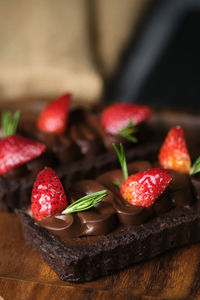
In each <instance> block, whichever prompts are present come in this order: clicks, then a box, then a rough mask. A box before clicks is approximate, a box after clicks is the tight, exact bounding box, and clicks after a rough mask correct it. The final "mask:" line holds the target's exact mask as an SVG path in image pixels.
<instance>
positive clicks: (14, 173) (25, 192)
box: [0, 107, 159, 211]
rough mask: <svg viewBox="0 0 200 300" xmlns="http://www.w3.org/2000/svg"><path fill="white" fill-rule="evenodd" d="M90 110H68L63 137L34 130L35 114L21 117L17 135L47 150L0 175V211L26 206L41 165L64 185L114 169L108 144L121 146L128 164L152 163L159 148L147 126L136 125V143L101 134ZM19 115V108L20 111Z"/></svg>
mask: <svg viewBox="0 0 200 300" xmlns="http://www.w3.org/2000/svg"><path fill="white" fill-rule="evenodd" d="M101 109H102V108H100V107H98V108H97V107H96V108H95V107H93V108H90V109H86V108H75V109H72V111H71V112H70V116H69V124H68V130H67V132H66V133H65V134H63V135H54V134H46V133H42V132H39V131H38V130H37V129H36V126H35V124H36V119H37V114H35V115H34V116H31V117H30V118H28V116H30V115H31V112H29V113H27V114H25V117H23V116H22V120H21V122H20V124H19V133H20V134H21V135H23V136H25V137H28V138H32V139H35V140H40V141H41V142H43V143H44V144H45V145H46V146H47V151H46V152H45V153H44V154H43V155H42V156H41V157H38V158H37V159H35V160H33V161H30V162H28V163H27V164H25V165H23V166H21V167H18V168H16V169H13V170H11V171H9V172H8V173H6V174H4V175H2V176H0V190H1V192H0V209H1V210H8V211H13V210H14V209H15V208H21V207H24V206H27V205H29V203H30V201H29V199H30V195H31V194H30V192H31V187H32V185H33V182H34V180H35V177H36V175H37V173H38V172H39V171H40V170H42V169H43V168H44V166H48V167H53V168H54V169H55V171H56V173H57V174H58V175H59V176H60V178H61V180H62V181H63V182H65V185H69V184H70V183H71V182H73V181H74V180H78V179H81V178H88V177H90V178H91V177H93V176H94V177H95V176H97V175H98V174H100V173H101V172H102V171H104V170H109V169H111V168H114V167H117V161H116V159H115V155H113V147H112V143H113V142H115V143H117V144H119V142H123V143H125V148H126V150H127V158H128V161H131V160H133V159H144V158H145V159H148V160H152V159H153V157H154V154H155V153H156V151H157V149H158V148H159V142H158V139H157V137H156V135H153V134H150V132H151V128H150V126H148V125H147V124H141V125H139V126H138V127H139V130H138V139H139V142H138V143H137V144H133V143H131V142H126V141H125V139H124V138H119V137H113V136H111V135H109V134H106V133H104V131H103V129H102V128H101V126H100V111H101ZM22 115H23V109H22Z"/></svg>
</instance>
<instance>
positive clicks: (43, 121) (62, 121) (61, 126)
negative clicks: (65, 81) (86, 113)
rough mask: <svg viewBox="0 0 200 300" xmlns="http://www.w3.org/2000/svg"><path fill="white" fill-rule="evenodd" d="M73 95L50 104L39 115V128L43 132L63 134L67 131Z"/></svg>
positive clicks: (62, 97) (64, 96) (67, 95)
mask: <svg viewBox="0 0 200 300" xmlns="http://www.w3.org/2000/svg"><path fill="white" fill-rule="evenodd" d="M70 100H71V94H65V95H63V96H61V97H59V98H57V99H55V100H53V101H52V102H50V103H49V104H48V105H47V106H46V107H45V108H44V110H43V111H42V112H41V114H40V115H39V118H38V121H37V127H38V129H39V130H41V131H43V132H49V133H57V134H62V133H64V131H65V130H66V125H67V119H68V111H69V105H70Z"/></svg>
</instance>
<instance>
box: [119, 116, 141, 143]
mask: <svg viewBox="0 0 200 300" xmlns="http://www.w3.org/2000/svg"><path fill="white" fill-rule="evenodd" d="M136 131H137V128H136V127H135V124H134V122H133V120H130V121H129V122H128V124H127V125H126V126H125V127H124V128H122V129H121V130H120V131H119V132H118V133H117V136H121V137H124V138H126V139H127V140H128V141H130V142H132V143H137V141H138V139H137V138H136V137H135V136H133V133H135V132H136Z"/></svg>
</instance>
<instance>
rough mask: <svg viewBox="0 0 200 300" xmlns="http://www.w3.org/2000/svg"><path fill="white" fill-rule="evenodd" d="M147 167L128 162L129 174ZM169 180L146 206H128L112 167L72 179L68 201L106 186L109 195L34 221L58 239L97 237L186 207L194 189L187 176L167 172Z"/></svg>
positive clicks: (119, 180)
mask: <svg viewBox="0 0 200 300" xmlns="http://www.w3.org/2000/svg"><path fill="white" fill-rule="evenodd" d="M148 168H151V165H150V163H149V162H147V161H137V162H134V163H131V164H129V165H128V169H129V174H134V173H136V172H139V171H142V170H146V169H148ZM171 172H172V176H173V180H172V182H171V184H170V185H169V186H168V188H167V189H166V190H165V192H164V193H163V194H162V195H161V196H160V197H159V198H158V199H157V200H156V202H155V203H154V205H153V206H152V207H150V208H144V207H139V206H132V205H130V204H128V203H126V202H125V201H124V200H123V199H122V198H121V196H120V193H119V188H118V187H116V186H115V185H114V184H113V181H117V182H119V183H121V182H122V181H123V177H122V172H121V170H112V171H109V172H106V173H104V174H102V175H100V176H98V177H97V178H96V179H95V180H81V181H77V182H75V183H74V184H73V185H72V186H71V188H70V189H69V191H68V194H67V196H68V202H69V203H70V202H73V201H75V200H77V199H78V198H80V197H82V196H84V195H86V194H90V193H93V192H97V191H99V190H102V189H105V188H106V189H107V190H108V192H109V195H108V196H107V197H106V198H105V199H104V200H103V201H102V202H100V203H99V204H97V205H96V206H95V207H93V208H91V209H89V210H87V211H82V212H78V213H74V214H71V215H62V214H56V215H54V216H51V217H49V218H46V219H45V220H42V221H40V222H38V223H39V224H40V225H41V226H43V227H45V228H46V229H47V230H48V231H50V232H51V233H53V234H54V235H56V236H59V238H61V240H62V241H64V240H66V239H68V238H69V237H74V238H75V237H84V236H100V235H106V234H109V233H111V232H113V231H115V230H123V228H126V227H127V226H138V225H141V224H143V223H145V222H147V221H148V220H149V219H153V218H157V217H162V216H165V215H166V214H167V215H171V214H172V215H173V211H177V210H179V209H180V208H181V209H182V208H186V209H187V208H189V207H190V206H191V205H193V203H194V199H195V196H194V192H193V188H192V184H191V180H190V177H189V176H188V175H185V174H180V173H178V172H175V171H171Z"/></svg>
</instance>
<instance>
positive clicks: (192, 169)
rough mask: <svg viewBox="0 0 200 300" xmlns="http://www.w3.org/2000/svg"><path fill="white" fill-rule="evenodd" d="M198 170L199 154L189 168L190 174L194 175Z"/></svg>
mask: <svg viewBox="0 0 200 300" xmlns="http://www.w3.org/2000/svg"><path fill="white" fill-rule="evenodd" d="M199 172H200V156H199V157H198V158H197V160H196V161H195V163H194V164H193V166H192V168H191V170H190V175H194V174H196V173H199Z"/></svg>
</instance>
